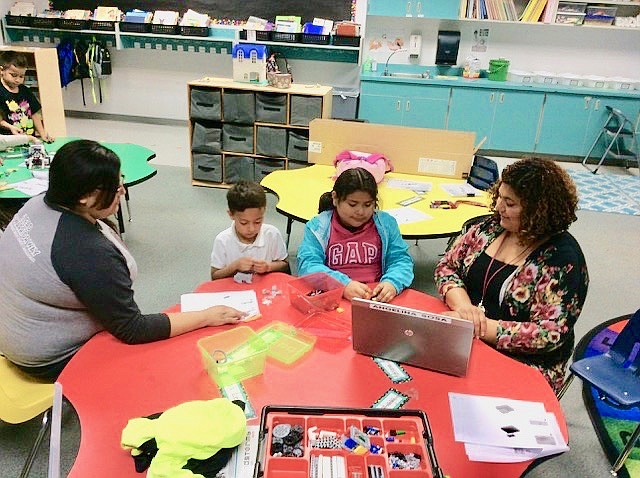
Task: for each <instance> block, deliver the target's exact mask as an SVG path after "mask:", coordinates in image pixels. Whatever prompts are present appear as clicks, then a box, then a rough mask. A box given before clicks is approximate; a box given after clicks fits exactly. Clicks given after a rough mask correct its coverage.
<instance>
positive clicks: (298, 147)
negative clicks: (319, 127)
mask: <svg viewBox="0 0 640 478" xmlns="http://www.w3.org/2000/svg"><path fill="white" fill-rule="evenodd" d="M287 158H289V159H294V160H296V161H304V162H307V161H308V160H309V138H308V137H307V136H304V135H302V134H298V133H295V132H293V131H289V141H288V143H287Z"/></svg>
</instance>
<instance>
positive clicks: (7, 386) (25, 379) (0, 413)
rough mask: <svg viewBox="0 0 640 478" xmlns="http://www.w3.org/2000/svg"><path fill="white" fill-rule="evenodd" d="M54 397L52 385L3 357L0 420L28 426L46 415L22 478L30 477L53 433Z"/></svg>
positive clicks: (0, 386) (0, 370)
mask: <svg viewBox="0 0 640 478" xmlns="http://www.w3.org/2000/svg"><path fill="white" fill-rule="evenodd" d="M53 394H54V386H53V384H52V383H42V382H38V381H37V380H35V379H32V378H31V377H29V376H28V375H26V374H24V373H22V372H21V371H20V370H19V369H18V368H17V367H14V366H13V365H12V364H11V363H10V362H9V361H8V360H7V359H6V358H5V357H3V356H1V355H0V420H2V421H4V422H7V423H14V424H16V423H24V422H26V421H29V420H31V419H32V418H35V417H37V416H38V415H40V414H42V413H43V412H44V415H43V416H42V425H41V426H40V431H39V432H38V436H37V437H36V440H35V442H34V444H33V446H32V447H31V450H30V452H29V455H28V456H27V460H26V461H25V464H24V466H23V468H22V472H21V473H20V478H24V477H26V476H28V475H29V471H30V470H31V465H33V460H34V459H35V457H36V454H37V453H38V449H39V448H40V444H41V443H42V439H43V438H44V435H45V434H46V432H47V430H48V429H49V425H50V419H51V407H52V406H53Z"/></svg>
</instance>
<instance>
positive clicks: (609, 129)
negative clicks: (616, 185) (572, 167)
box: [582, 106, 640, 174]
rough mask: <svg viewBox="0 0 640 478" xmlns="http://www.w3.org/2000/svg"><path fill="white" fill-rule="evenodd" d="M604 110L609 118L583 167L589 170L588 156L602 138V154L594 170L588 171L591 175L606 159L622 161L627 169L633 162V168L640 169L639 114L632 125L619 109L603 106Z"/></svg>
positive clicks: (589, 152)
mask: <svg viewBox="0 0 640 478" xmlns="http://www.w3.org/2000/svg"><path fill="white" fill-rule="evenodd" d="M605 108H607V111H608V112H609V116H608V117H607V121H606V122H605V124H604V126H603V127H602V129H601V130H600V133H599V134H598V136H597V137H596V140H595V141H594V142H593V144H592V145H591V148H590V149H589V151H588V152H587V154H586V155H585V157H584V159H583V160H582V164H583V166H584V167H586V168H587V169H589V166H588V165H587V161H588V160H589V156H590V155H591V152H592V151H593V150H594V148H595V147H596V145H597V144H598V142H599V141H600V138H603V141H604V147H605V150H604V153H602V156H601V157H600V159H599V160H598V164H597V165H596V167H595V169H593V170H591V169H589V170H590V171H591V172H592V173H593V174H596V173H597V172H598V169H599V168H600V166H602V163H604V161H605V160H606V159H616V160H624V166H625V168H627V169H629V162H630V161H631V162H633V161H635V163H636V164H635V166H637V167H638V168H640V149H638V135H639V134H640V132H639V131H638V127H639V124H640V113H638V117H637V119H636V120H635V124H634V123H632V122H631V121H630V120H629V119H628V118H627V117H626V116H625V115H624V114H623V113H622V111H620V110H619V109H616V108H612V107H611V106H605Z"/></svg>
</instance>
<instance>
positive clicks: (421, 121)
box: [402, 98, 449, 129]
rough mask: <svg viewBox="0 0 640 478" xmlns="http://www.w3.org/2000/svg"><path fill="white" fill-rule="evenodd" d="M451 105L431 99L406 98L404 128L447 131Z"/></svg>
mask: <svg viewBox="0 0 640 478" xmlns="http://www.w3.org/2000/svg"><path fill="white" fill-rule="evenodd" d="M448 110H449V103H448V102H447V101H443V100H435V99H431V98H406V99H405V104H404V117H403V119H402V124H403V125H404V126H415V127H418V128H435V129H445V127H446V124H447V111H448Z"/></svg>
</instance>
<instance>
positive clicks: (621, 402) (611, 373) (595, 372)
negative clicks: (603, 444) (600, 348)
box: [558, 310, 640, 476]
mask: <svg viewBox="0 0 640 478" xmlns="http://www.w3.org/2000/svg"><path fill="white" fill-rule="evenodd" d="M638 345H640V310H637V311H636V313H635V314H633V316H632V317H630V319H629V321H628V322H627V324H626V325H625V326H624V328H623V329H622V330H621V331H620V333H619V334H618V337H617V338H616V339H615V341H614V342H613V344H611V347H610V348H609V350H608V351H607V352H606V353H604V354H601V355H595V356H592V357H586V358H583V359H580V360H578V361H576V362H573V363H572V364H571V366H570V375H569V377H567V381H566V383H565V385H564V387H563V388H562V390H560V392H558V399H560V398H562V396H563V395H564V393H565V391H566V390H567V388H568V387H569V384H570V383H571V380H572V379H573V376H574V375H577V376H578V377H579V378H580V379H582V380H583V381H585V382H587V383H588V384H590V385H591V386H592V387H594V388H595V389H596V390H597V391H598V396H599V398H600V399H601V400H603V401H605V402H606V403H607V404H608V405H610V406H612V407H616V408H621V409H630V408H638V407H640V377H639V375H640V350H638ZM639 437H640V423H638V425H637V426H636V429H635V430H634V432H633V433H632V435H631V437H630V438H629V440H628V441H627V443H626V445H625V446H624V448H623V449H622V451H621V452H620V454H619V455H618V457H617V459H616V460H615V462H614V463H613V466H612V468H611V474H612V475H613V476H617V472H618V470H620V468H622V465H624V462H625V460H626V459H627V457H628V456H629V454H630V453H631V450H632V449H633V447H634V445H635V443H636V441H637V440H638V438H639Z"/></svg>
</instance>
